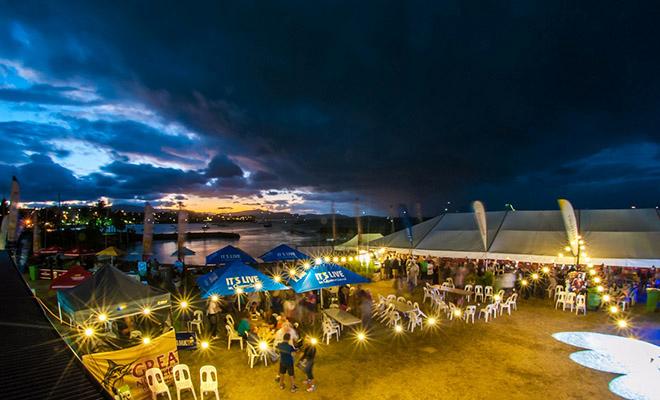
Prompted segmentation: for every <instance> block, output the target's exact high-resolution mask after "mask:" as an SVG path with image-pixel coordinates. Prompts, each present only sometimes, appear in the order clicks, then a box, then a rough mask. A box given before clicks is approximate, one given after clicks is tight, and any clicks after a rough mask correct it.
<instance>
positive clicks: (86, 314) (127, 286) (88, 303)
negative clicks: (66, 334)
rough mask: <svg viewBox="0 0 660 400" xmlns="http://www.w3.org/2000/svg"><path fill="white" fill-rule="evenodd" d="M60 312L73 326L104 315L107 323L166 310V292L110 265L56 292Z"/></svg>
mask: <svg viewBox="0 0 660 400" xmlns="http://www.w3.org/2000/svg"><path fill="white" fill-rule="evenodd" d="M57 302H58V305H59V307H60V313H64V314H66V315H67V316H69V318H70V319H71V320H72V321H73V322H75V323H77V324H84V323H85V322H87V321H89V320H90V319H91V318H94V317H96V318H97V317H98V316H99V315H101V314H104V315H105V317H106V318H107V320H113V319H117V318H122V317H125V316H130V315H135V314H139V313H144V311H145V309H148V310H149V311H156V310H159V309H164V308H169V307H170V304H171V303H170V293H169V292H167V291H164V290H161V289H157V288H154V287H151V286H148V285H144V284H142V283H140V282H139V281H137V280H135V279H133V278H131V277H130V276H128V275H126V274H125V273H123V272H122V271H120V270H119V269H117V268H115V267H113V266H105V267H102V268H101V269H99V270H98V271H97V272H96V273H95V274H94V275H93V276H92V277H91V278H89V279H88V280H86V281H85V282H83V283H81V284H80V285H78V286H76V287H74V288H72V289H67V290H60V291H58V292H57Z"/></svg>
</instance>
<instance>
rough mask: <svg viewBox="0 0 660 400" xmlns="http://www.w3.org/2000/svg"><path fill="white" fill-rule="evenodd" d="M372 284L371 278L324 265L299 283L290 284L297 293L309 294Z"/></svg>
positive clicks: (310, 272)
mask: <svg viewBox="0 0 660 400" xmlns="http://www.w3.org/2000/svg"><path fill="white" fill-rule="evenodd" d="M367 282H370V280H369V278H365V277H364V276H362V275H358V274H356V273H355V272H353V271H351V270H348V269H346V268H342V267H340V266H339V265H337V264H332V263H322V264H319V265H315V266H313V267H312V268H310V269H309V270H307V272H306V273H305V275H303V277H302V278H300V279H299V280H297V281H293V280H291V281H290V282H289V284H290V285H291V287H292V288H293V290H295V291H296V293H302V292H309V291H310V290H318V289H323V288H328V287H333V286H341V285H347V284H355V283H367Z"/></svg>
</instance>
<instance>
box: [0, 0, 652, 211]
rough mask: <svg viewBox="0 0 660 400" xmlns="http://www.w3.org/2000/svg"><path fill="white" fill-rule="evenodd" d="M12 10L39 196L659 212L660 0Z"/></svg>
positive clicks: (16, 132)
mask: <svg viewBox="0 0 660 400" xmlns="http://www.w3.org/2000/svg"><path fill="white" fill-rule="evenodd" d="M1 3H2V6H0V190H1V192H0V194H3V195H7V194H8V191H9V184H10V179H11V176H12V175H16V176H17V177H18V178H19V180H20V181H21V183H22V189H23V194H22V200H24V201H26V202H46V201H52V200H55V199H56V198H57V195H58V193H59V194H60V196H61V198H62V200H77V201H91V200H94V199H98V198H99V197H100V196H105V197H107V198H108V199H109V200H111V201H113V202H114V203H121V204H136V205H139V204H142V202H143V201H144V200H149V201H152V202H153V203H154V204H156V205H159V206H171V205H173V204H175V202H177V201H179V200H183V201H184V203H185V204H186V205H187V206H188V207H189V208H191V209H196V210H204V211H230V210H236V211H237V210H244V209H250V208H267V209H271V210H286V211H293V212H321V213H327V212H329V211H330V207H331V206H330V202H331V201H335V202H336V207H337V209H338V211H340V212H343V213H346V214H349V215H352V214H353V212H354V201H355V199H356V198H359V199H360V208H361V209H362V210H364V211H366V212H369V213H378V214H387V213H388V210H389V206H390V205H391V204H394V205H397V204H399V203H407V204H408V205H409V206H410V207H414V204H415V203H420V204H421V207H422V210H423V212H424V214H425V215H433V214H435V213H438V212H440V211H442V210H443V209H444V208H445V207H449V208H450V209H451V210H459V209H467V208H468V207H469V202H470V201H471V200H475V199H481V200H483V201H484V202H485V204H486V207H487V209H490V210H496V209H504V204H505V203H513V204H514V206H515V207H516V208H521V209H556V208H557V205H556V198H557V197H567V198H568V199H570V200H572V202H573V204H574V206H575V207H577V208H621V207H630V206H632V205H635V206H637V207H656V206H657V205H658V204H659V203H660V112H659V111H660V23H659V22H658V21H660V6H659V5H658V3H657V2H655V3H654V2H648V4H646V5H643V4H629V3H633V2H612V3H611V4H609V5H608V4H607V2H563V1H539V2H536V1H531V0H521V1H501V0H499V1H480V2H469V1H461V0H456V1H431V2H420V1H402V2H386V1H348V2H338V1H332V2H316V1H286V2H285V1H282V2H279V1H264V2H259V1H232V2H219V1H213V2H209V4H203V3H199V2H180V1H179V2H172V3H171V4H168V3H167V2H163V1H159V2H145V1H135V2H128V1H119V2H103V3H101V2H92V1H82V2H68V1H58V2H52V1H51V2H44V3H35V2H32V1H17V2H7V1H2V2H1ZM472 3H474V4H473V5H470V4H472ZM574 3H575V4H574ZM634 3H637V2H634ZM447 202H451V204H450V205H449V206H448V205H447Z"/></svg>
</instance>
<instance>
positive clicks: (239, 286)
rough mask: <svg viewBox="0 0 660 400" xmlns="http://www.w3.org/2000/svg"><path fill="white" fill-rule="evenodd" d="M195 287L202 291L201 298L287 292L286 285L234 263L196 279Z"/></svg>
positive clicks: (247, 266) (240, 263)
mask: <svg viewBox="0 0 660 400" xmlns="http://www.w3.org/2000/svg"><path fill="white" fill-rule="evenodd" d="M197 286H199V288H200V289H201V291H202V298H208V297H209V296H212V295H214V294H216V295H221V296H231V295H234V294H236V295H240V294H241V293H252V292H264V291H268V292H270V291H274V290H287V289H289V288H288V287H287V286H286V285H284V284H282V283H280V282H276V281H274V280H273V279H271V278H269V277H268V276H266V275H265V274H264V273H263V272H261V271H258V270H256V269H254V268H252V267H250V266H249V265H246V264H244V263H242V262H239V261H235V262H233V263H230V264H229V265H227V266H226V267H224V268H219V269H216V270H214V271H211V272H209V273H208V274H206V275H202V276H200V277H199V278H197ZM238 307H239V309H240V307H241V303H240V297H239V303H238Z"/></svg>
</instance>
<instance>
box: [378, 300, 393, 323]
mask: <svg viewBox="0 0 660 400" xmlns="http://www.w3.org/2000/svg"><path fill="white" fill-rule="evenodd" d="M392 311H394V304H388V305H387V307H385V310H383V312H381V314H380V318H379V320H380V322H381V323H384V322H385V321H387V320H388V319H389V318H390V313H391V312H392Z"/></svg>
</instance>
